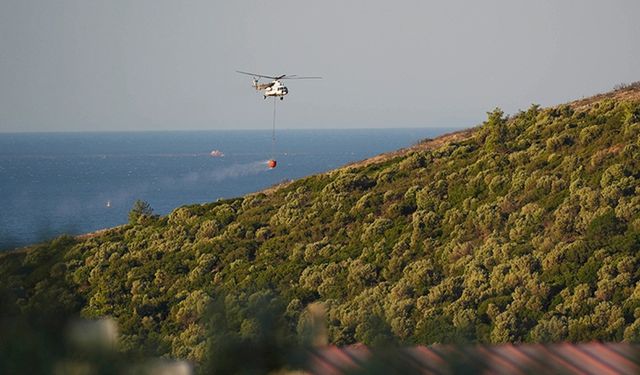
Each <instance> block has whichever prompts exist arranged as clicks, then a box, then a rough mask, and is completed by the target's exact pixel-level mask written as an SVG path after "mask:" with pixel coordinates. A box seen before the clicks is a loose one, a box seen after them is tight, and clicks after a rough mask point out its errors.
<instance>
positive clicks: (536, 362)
mask: <svg viewBox="0 0 640 375" xmlns="http://www.w3.org/2000/svg"><path fill="white" fill-rule="evenodd" d="M309 365H310V366H309V370H310V372H311V373H313V374H359V373H362V374H388V373H402V374H406V373H416V374H458V373H485V374H557V373H560V374H640V345H635V344H627V343H599V342H591V343H583V344H571V343H561V344H549V345H542V344H518V345H513V344H503V345H494V346H488V345H477V346H453V345H434V346H429V347H426V346H416V347H408V348H403V349H390V350H386V351H385V350H382V349H375V350H374V349H371V348H368V347H366V346H364V345H354V346H349V347H344V348H339V347H335V346H330V347H324V348H319V349H317V350H314V351H312V352H311V363H310V364H309Z"/></svg>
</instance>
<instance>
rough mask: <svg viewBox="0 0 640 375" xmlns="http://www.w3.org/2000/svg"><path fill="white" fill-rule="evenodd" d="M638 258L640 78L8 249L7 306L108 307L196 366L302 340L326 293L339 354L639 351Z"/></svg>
mask: <svg viewBox="0 0 640 375" xmlns="http://www.w3.org/2000/svg"><path fill="white" fill-rule="evenodd" d="M639 251H640V88H638V87H628V88H624V89H620V90H617V91H615V92H612V93H609V94H603V95H600V96H597V97H594V98H589V99H583V100H579V101H576V102H572V103H568V104H564V105H560V106H557V107H553V108H546V109H543V108H540V107H538V106H531V107H530V108H529V109H527V110H525V111H521V112H519V113H518V114H516V115H514V116H511V117H506V116H505V115H504V114H503V113H502V112H501V111H500V110H499V109H496V110H494V111H492V112H491V113H489V114H488V118H487V120H486V121H485V122H484V123H483V124H482V125H481V126H478V127H477V128H474V129H471V130H468V131H463V132H459V133H454V134H450V135H447V136H443V137H441V138H438V139H435V140H427V141H424V142H422V143H420V144H417V145H415V146H413V147H410V148H407V149H405V150H400V151H398V152H395V153H389V154H384V155H380V156H378V157H375V158H372V159H370V160H366V161H363V162H359V163H354V164H352V165H349V166H346V167H344V168H341V169H337V170H334V171H331V172H328V173H325V174H320V175H315V176H310V177H307V178H303V179H300V180H297V181H294V182H291V183H288V184H285V185H283V186H278V187H276V188H273V189H270V190H269V191H265V192H261V193H256V194H251V195H248V196H246V197H243V198H237V199H230V200H225V201H219V202H215V203H210V204H205V205H193V206H185V207H180V208H177V209H176V210H174V211H173V212H172V213H171V214H169V215H167V216H165V217H155V216H149V215H133V217H132V220H131V223H130V224H128V225H125V226H122V227H119V228H114V229H112V230H107V231H105V232H101V233H98V234H96V235H94V236H87V237H80V238H73V237H61V238H58V239H56V240H54V241H51V242H49V243H46V244H41V245H37V246H34V247H32V248H30V249H27V250H26V251H21V252H14V253H8V254H4V255H2V256H0V296H1V297H2V304H3V305H4V307H3V306H0V307H3V308H2V309H1V310H3V312H4V313H5V316H11V314H13V315H20V314H27V315H29V314H43V313H44V314H52V313H55V312H57V313H60V314H63V315H68V314H73V313H79V314H81V315H82V316H84V317H101V316H107V315H108V316H111V317H113V318H115V319H116V320H117V322H118V324H119V326H120V330H121V332H120V333H121V336H122V344H123V349H124V350H125V351H127V352H144V353H151V354H154V355H168V356H171V357H177V358H187V359H191V360H195V361H203V360H204V359H206V357H207V352H209V351H211V350H215V349H212V348H211V346H212V345H213V346H215V345H216V343H219V342H220V339H219V337H224V340H242V339H250V338H252V337H260V335H261V329H262V328H261V327H262V326H261V322H262V321H261V318H260V317H264V316H265V315H264V314H265V313H266V312H269V313H272V314H275V315H274V316H276V318H273V316H272V318H273V319H275V321H277V324H281V327H283V329H284V331H286V332H285V333H284V334H285V335H294V336H295V334H296V331H298V330H303V325H302V324H300V322H301V321H303V320H304V319H305V318H306V315H305V314H306V313H305V307H306V306H307V305H308V304H310V303H312V302H316V301H321V302H324V304H325V306H326V308H327V318H328V338H329V341H330V342H331V343H335V344H338V345H344V344H351V343H356V342H362V343H366V344H370V345H376V344H381V343H389V342H395V343H403V344H432V343H436V342H482V343H501V342H556V341H564V340H569V341H573V342H581V341H589V340H606V341H622V340H628V341H634V342H638V341H640V283H639V281H640V268H639V267H638V266H639V265H640V252H639ZM209 306H214V307H215V308H214V311H218V313H210V312H208V310H207V309H208V307H209ZM220 311H222V312H223V313H222V315H221V314H220ZM212 314H213V315H212ZM274 324H276V323H274ZM300 327H302V328H300ZM212 337H213V339H212ZM216 337H218V339H216ZM0 349H1V348H0ZM0 351H1V350H0Z"/></svg>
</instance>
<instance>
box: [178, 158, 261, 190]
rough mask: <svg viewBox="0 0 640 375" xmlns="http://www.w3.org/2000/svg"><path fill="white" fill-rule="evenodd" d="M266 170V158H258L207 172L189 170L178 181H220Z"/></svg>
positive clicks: (193, 182) (188, 182)
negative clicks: (189, 171)
mask: <svg viewBox="0 0 640 375" xmlns="http://www.w3.org/2000/svg"><path fill="white" fill-rule="evenodd" d="M268 170H269V169H268V167H267V160H259V161H254V162H251V163H244V164H234V165H230V166H228V167H224V168H222V169H217V170H213V171H208V172H191V173H189V174H187V175H186V176H183V177H182V178H180V181H181V182H183V183H186V184H197V183H211V182H220V181H224V180H226V179H228V178H238V177H245V176H250V175H255V174H258V173H262V172H266V171H268Z"/></svg>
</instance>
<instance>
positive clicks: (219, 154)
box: [209, 150, 224, 158]
mask: <svg viewBox="0 0 640 375" xmlns="http://www.w3.org/2000/svg"><path fill="white" fill-rule="evenodd" d="M209 155H211V156H212V157H214V158H221V157H224V153H222V151H220V150H213V151H211V153H210V154H209Z"/></svg>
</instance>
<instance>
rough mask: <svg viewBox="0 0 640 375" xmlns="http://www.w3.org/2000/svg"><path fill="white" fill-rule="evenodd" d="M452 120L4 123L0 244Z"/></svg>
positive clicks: (202, 197)
mask: <svg viewBox="0 0 640 375" xmlns="http://www.w3.org/2000/svg"><path fill="white" fill-rule="evenodd" d="M454 130H456V129H455V128H407V129H339V130H336V129H323V130H280V131H279V132H278V133H277V135H276V140H275V142H274V141H273V139H272V134H271V132H270V131H262V130H217V131H166V132H104V133H97V132H86V133H0V250H7V249H13V248H16V247H22V246H26V245H29V244H33V243H37V242H40V241H45V240H48V239H51V238H54V237H56V236H59V235H61V234H71V235H77V234H82V233H88V232H93V231H96V230H99V229H103V228H109V227H113V226H117V225H120V224H124V223H126V222H127V215H128V212H129V211H130V210H131V207H132V205H133V203H134V202H135V201H136V200H138V199H140V200H144V201H146V202H148V203H149V204H150V205H151V207H152V208H153V210H154V213H157V214H160V215H165V214H168V213H170V212H171V211H172V210H174V209H175V208H177V207H179V206H182V205H188V204H199V203H206V202H213V201H216V200H218V199H225V198H233V197H238V196H242V195H245V194H247V193H252V192H256V191H260V190H262V189H265V188H268V187H270V186H273V185H275V184H278V183H280V182H283V181H288V180H295V179H299V178H302V177H305V176H309V175H313V174H316V173H321V172H325V171H328V170H331V169H335V168H338V167H340V166H343V165H345V164H348V163H351V162H355V161H359V160H362V159H366V158H368V157H371V156H375V155H377V154H380V153H383V152H388V151H392V150H396V149H399V148H402V147H407V146H410V145H412V144H415V143H417V142H419V141H420V140H422V139H425V138H434V137H436V136H438V135H441V134H444V133H447V132H451V131H454ZM216 150H217V151H218V152H214V151H216ZM212 152H214V153H213V155H212ZM270 159H275V160H276V161H277V166H276V168H273V169H269V168H268V166H267V161H268V160H270Z"/></svg>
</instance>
